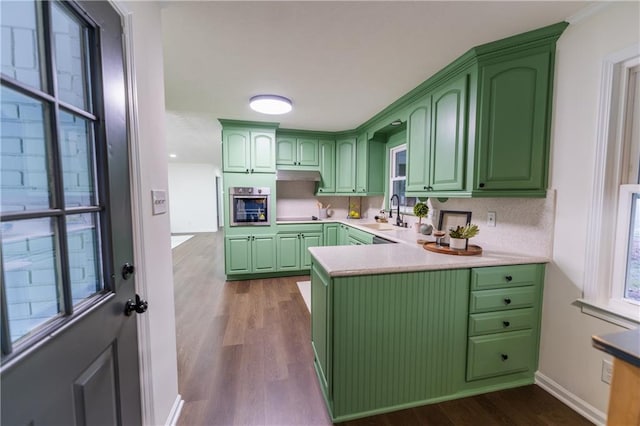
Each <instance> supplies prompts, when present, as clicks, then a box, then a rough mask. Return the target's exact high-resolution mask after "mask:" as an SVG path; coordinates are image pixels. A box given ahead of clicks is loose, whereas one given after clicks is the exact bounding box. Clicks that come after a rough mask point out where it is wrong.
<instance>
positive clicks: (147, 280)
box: [118, 2, 179, 425]
mask: <svg viewBox="0 0 640 426" xmlns="http://www.w3.org/2000/svg"><path fill="white" fill-rule="evenodd" d="M118 5H119V7H120V8H121V9H122V10H124V11H128V12H129V13H131V15H130V16H131V18H132V19H131V24H132V30H133V34H132V40H131V42H132V44H133V57H134V58H133V59H134V66H135V75H134V76H133V78H134V79H135V89H136V90H135V93H134V96H135V97H136V98H137V124H138V127H137V130H138V135H137V136H138V144H139V146H138V147H137V150H136V148H135V147H134V161H136V159H135V155H137V156H138V158H137V165H135V166H134V167H133V169H134V177H133V179H134V181H135V180H138V181H139V189H140V194H139V200H140V201H141V203H140V205H139V207H138V209H139V211H138V215H139V218H138V222H137V223H135V224H134V226H136V227H137V228H138V229H137V231H138V232H139V233H141V234H140V241H139V243H138V244H139V246H138V247H136V253H137V255H138V257H137V259H136V262H137V264H138V273H137V277H138V282H137V287H138V291H141V292H143V294H141V295H142V296H143V297H145V298H146V299H147V301H148V302H149V310H148V311H147V313H146V314H145V315H144V316H142V315H141V316H139V317H138V318H139V320H138V324H139V329H140V332H141V334H142V335H143V336H145V335H146V337H147V339H148V342H149V347H147V348H146V349H145V350H144V351H143V353H142V362H143V367H145V368H146V369H147V370H148V371H150V373H151V374H149V375H148V376H147V377H145V379H146V380H145V383H144V385H143V386H144V388H143V398H148V402H149V405H150V407H148V408H150V412H145V415H146V421H147V424H150V425H161V424H165V422H166V421H167V420H168V418H169V417H170V415H171V411H172V408H173V407H174V404H175V403H176V401H179V399H178V374H177V357H176V336H175V313H174V300H173V271H172V265H171V241H170V226H169V215H168V214H162V215H157V216H153V215H152V214H151V208H152V206H151V190H152V189H167V188H168V182H167V147H166V142H165V133H164V126H163V125H162V123H163V122H164V119H165V114H164V77H163V71H162V67H163V61H162V33H161V22H160V7H159V4H158V3H157V2H120V3H118ZM136 171H137V172H136ZM136 173H137V174H136Z"/></svg>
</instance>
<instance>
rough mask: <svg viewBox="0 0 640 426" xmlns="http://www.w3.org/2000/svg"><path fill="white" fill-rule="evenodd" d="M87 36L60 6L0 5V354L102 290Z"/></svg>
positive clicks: (101, 226) (58, 322)
mask: <svg viewBox="0 0 640 426" xmlns="http://www.w3.org/2000/svg"><path fill="white" fill-rule="evenodd" d="M93 37H94V34H93V27H92V26H91V25H89V24H88V23H86V22H85V21H84V20H83V19H82V18H80V15H79V14H77V13H76V11H75V10H74V9H73V6H71V5H69V4H66V3H64V4H63V3H60V2H41V1H21V2H2V73H1V84H2V88H1V90H2V93H1V94H2V97H1V111H2V112H1V117H0V160H1V161H2V175H1V180H0V200H1V207H0V219H1V229H0V232H1V241H2V242H1V247H2V251H1V258H2V287H1V290H2V293H1V294H2V306H1V309H2V312H3V315H2V334H3V339H2V352H3V354H4V355H6V354H9V353H12V352H14V351H15V350H17V349H22V348H25V347H28V346H29V345H30V344H32V343H34V342H35V341H36V340H38V338H39V337H41V336H43V335H44V334H46V333H50V332H51V331H52V330H53V329H55V328H57V327H60V326H62V325H63V324H65V323H66V322H67V321H68V320H69V319H70V318H72V317H73V316H74V315H77V314H78V313H80V312H82V311H83V310H84V309H86V308H88V307H89V306H91V305H92V304H93V303H94V302H96V301H97V299H98V298H100V297H102V296H103V295H104V294H105V293H106V291H107V290H109V288H108V287H109V284H108V283H106V284H105V280H104V277H105V276H108V275H107V274H106V273H105V270H104V265H103V263H107V262H103V255H106V254H108V253H109V250H108V247H105V244H106V243H107V239H103V238H102V236H103V235H106V228H105V226H106V224H107V222H108V221H107V220H106V218H105V215H106V211H105V209H104V202H103V200H101V197H100V196H99V194H101V193H103V191H104V189H103V188H102V187H101V182H100V180H99V179H98V176H99V175H98V170H103V169H104V167H105V166H104V163H103V157H104V156H103V155H99V154H100V153H99V149H97V148H98V145H97V139H98V135H99V134H100V126H101V122H100V120H99V119H98V118H97V116H96V115H94V114H95V112H94V111H95V108H94V106H93V104H92V103H93V99H94V97H95V96H96V95H99V93H98V92H97V90H96V89H95V88H94V87H93V85H92V82H93V81H94V80H95V78H94V76H93V75H92V74H91V71H90V70H91V69H93V68H92V66H91V64H92V62H94V61H95V60H96V57H95V56H96V55H95V53H96V52H92V51H91V49H90V46H93V45H94V44H92V43H91V40H93ZM5 336H8V338H7V337H5Z"/></svg>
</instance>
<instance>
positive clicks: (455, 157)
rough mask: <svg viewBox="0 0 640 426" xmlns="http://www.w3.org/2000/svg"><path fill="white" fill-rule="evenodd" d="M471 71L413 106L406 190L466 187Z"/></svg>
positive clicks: (408, 135) (422, 190)
mask: <svg viewBox="0 0 640 426" xmlns="http://www.w3.org/2000/svg"><path fill="white" fill-rule="evenodd" d="M467 91H468V75H467V73H463V74H461V75H458V76H457V77H455V78H453V79H452V80H449V81H448V82H446V83H444V84H443V85H441V86H440V87H438V88H437V89H436V90H434V91H433V92H432V93H431V94H429V95H427V96H425V97H424V98H423V99H422V100H420V101H419V102H417V103H416V104H415V105H414V107H413V108H412V109H410V112H409V116H408V123H407V129H408V130H407V141H408V143H407V156H408V171H407V192H414V193H415V192H417V193H421V194H422V193H425V192H432V191H460V190H462V189H463V188H464V183H465V182H464V172H465V168H464V166H465V156H466V126H467Z"/></svg>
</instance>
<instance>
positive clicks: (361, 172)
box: [356, 133, 369, 194]
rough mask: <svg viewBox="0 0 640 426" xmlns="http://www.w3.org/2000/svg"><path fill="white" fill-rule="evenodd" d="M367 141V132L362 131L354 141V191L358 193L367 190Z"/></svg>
mask: <svg viewBox="0 0 640 426" xmlns="http://www.w3.org/2000/svg"><path fill="white" fill-rule="evenodd" d="M368 142H369V141H368V140H367V134H366V133H362V134H360V135H358V139H357V142H356V192H357V193H359V194H362V193H366V192H367V190H368V185H367V183H368V182H367V171H368V161H369V143H368Z"/></svg>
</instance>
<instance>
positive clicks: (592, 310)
mask: <svg viewBox="0 0 640 426" xmlns="http://www.w3.org/2000/svg"><path fill="white" fill-rule="evenodd" d="M576 302H577V303H578V304H579V305H580V306H581V308H582V313H584V314H587V315H591V316H594V317H596V318H600V319H602V320H605V321H607V322H610V323H612V324H616V325H619V326H621V327H624V328H627V329H635V328H638V325H640V307H635V308H634V307H632V306H629V307H628V309H623V308H621V307H619V306H612V305H609V304H606V303H598V302H594V301H592V300H586V299H578V300H576Z"/></svg>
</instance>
